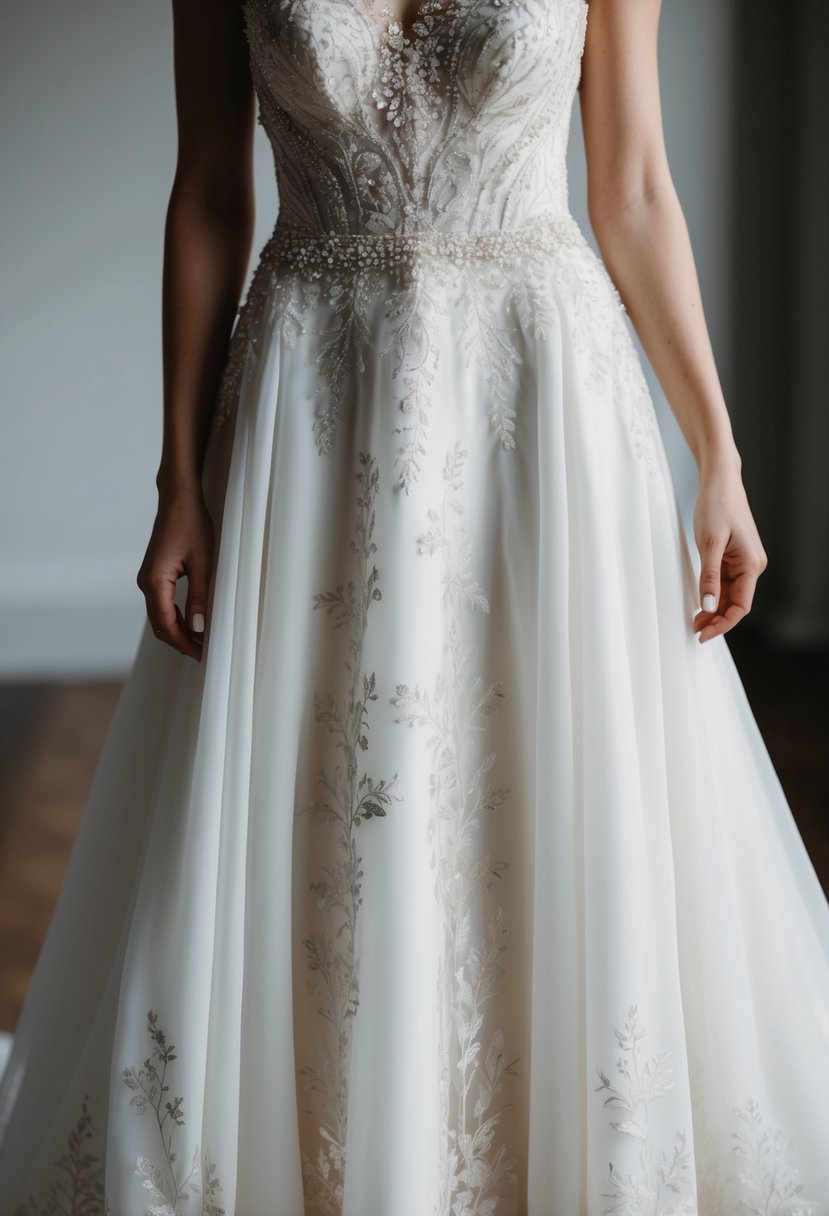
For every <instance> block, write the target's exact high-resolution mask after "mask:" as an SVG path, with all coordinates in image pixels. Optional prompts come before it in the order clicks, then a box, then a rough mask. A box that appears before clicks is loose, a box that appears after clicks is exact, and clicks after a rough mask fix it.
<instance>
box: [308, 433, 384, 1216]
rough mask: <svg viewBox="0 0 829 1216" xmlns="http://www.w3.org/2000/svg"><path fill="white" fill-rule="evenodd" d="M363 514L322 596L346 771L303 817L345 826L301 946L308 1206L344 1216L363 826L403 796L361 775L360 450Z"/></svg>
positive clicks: (373, 582)
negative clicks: (307, 1011)
mask: <svg viewBox="0 0 829 1216" xmlns="http://www.w3.org/2000/svg"><path fill="white" fill-rule="evenodd" d="M360 464H361V466H362V467H361V469H360V471H359V472H358V473H357V474H355V476H356V478H357V480H358V481H359V483H360V493H359V495H358V496H357V500H356V501H357V505H358V508H359V512H358V515H357V520H356V526H355V536H354V538H353V539H352V541H351V552H352V554H353V555H354V558H355V574H354V578H353V579H350V580H349V581H348V583H346V584H340V585H339V586H338V587H337V588H336V589H335V590H333V591H325V592H321V593H320V594H318V595H316V596H315V597H314V607H315V608H323V609H324V610H325V612H326V613H327V614H328V615H329V616H331V617H332V618H333V619H334V627H335V628H341V627H342V628H344V629H345V630H346V633H347V639H346V644H347V654H346V658H345V670H346V675H347V680H348V687H347V690H346V695H345V698H344V699H343V700H339V699H337V698H335V697H333V696H331V697H329V698H328V699H327V700H323V699H322V698H321V697H320V696H319V695H317V696H315V698H314V704H315V706H316V711H317V712H316V719H317V721H318V722H321V723H322V724H323V725H325V726H326V727H327V728H328V730H329V731H330V732H331V734H333V735H334V736H335V738H336V741H337V742H336V746H337V748H338V750H339V751H341V752H342V756H343V762H344V763H343V765H337V766H336V767H335V768H334V770H333V771H331V770H327V769H322V770H320V773H319V783H320V786H321V787H322V790H323V795H324V796H323V798H322V800H320V801H316V800H314V801H312V802H310V803H309V804H308V805H307V806H305V807H303V808H302V809H301V810H300V811H299V812H298V814H299V815H307V816H310V817H314V818H315V819H316V820H317V822H318V823H319V824H331V825H333V826H335V827H336V828H337V829H338V836H337V844H338V847H339V850H340V853H339V860H338V862H337V863H336V864H335V865H333V866H330V867H323V868H322V870H321V871H320V877H319V878H318V879H317V880H316V881H315V882H313V883H312V884H311V890H312V891H313V892H314V894H315V895H316V897H317V902H318V905H319V907H320V908H321V909H322V910H323V913H324V915H325V917H326V918H327V921H328V925H327V928H326V931H324V932H319V933H314V934H311V935H310V936H309V937H307V938H306V939H305V940H304V942H303V945H304V946H305V948H306V950H307V953H308V966H309V968H310V970H311V972H312V973H313V981H312V988H313V991H314V992H316V993H317V994H318V996H319V997H320V999H321V1001H322V1004H321V1006H320V1008H319V1015H320V1017H322V1018H323V1019H324V1020H325V1022H326V1024H327V1027H328V1031H327V1035H326V1038H325V1039H324V1041H322V1042H321V1043H320V1046H319V1061H318V1063H317V1064H316V1065H313V1066H311V1065H308V1066H306V1067H303V1068H302V1069H301V1070H300V1076H301V1077H302V1082H303V1085H304V1086H305V1088H306V1089H309V1090H311V1091H312V1093H313V1094H315V1095H316V1103H315V1106H314V1107H313V1108H312V1109H310V1110H309V1111H308V1112H307V1113H309V1114H312V1115H314V1116H315V1117H316V1118H317V1119H318V1120H319V1125H318V1130H319V1137H320V1140H321V1142H322V1143H321V1144H320V1147H319V1151H318V1154H317V1158H316V1160H312V1159H311V1158H310V1157H309V1156H308V1154H307V1153H305V1152H303V1154H302V1167H303V1177H304V1179H305V1185H306V1199H307V1200H308V1202H309V1203H311V1204H312V1205H313V1210H314V1211H315V1212H320V1213H325V1214H326V1216H329V1214H330V1216H335V1214H336V1216H339V1213H340V1212H341V1211H342V1202H343V1178H344V1171H345V1148H346V1130H347V1114H348V1076H349V1071H348V1066H349V1056H350V1050H351V1025H352V1022H351V1020H352V1019H353V1018H354V1017H355V1015H356V1013H357V1008H358V1006H359V983H358V959H357V957H356V955H355V938H356V931H357V916H358V909H359V907H360V905H361V903H362V894H361V891H362V884H361V881H360V880H361V879H362V877H363V870H362V858H361V857H360V855H359V853H358V851H357V840H356V828H358V827H359V826H360V824H361V823H363V822H365V821H367V820H369V819H375V818H383V817H384V816H385V815H386V809H387V807H388V806H389V805H390V804H391V801H392V799H393V798H395V797H397V795H396V794H395V793H394V792H393V787H394V785H395V782H396V780H397V774H396V773H395V775H394V777H393V778H392V779H391V780H386V779H383V778H381V779H375V778H373V777H370V776H369V775H368V774H367V773H365V772H361V771H360V760H359V758H360V754H361V753H362V752H365V751H367V750H368V745H369V744H368V729H369V727H368V711H369V706H370V704H371V703H372V702H374V701H376V700H377V699H378V693H377V682H376V677H375V674H374V672H371V673H370V674H368V673H364V672H363V671H362V653H363V642H364V639H365V634H366V629H367V626H368V614H369V610H370V608H371V606H372V604H375V603H377V602H378V601H379V600H381V599H382V593H381V590H380V587H379V576H378V572H377V567H376V566H375V565H374V563H373V561H372V558H373V555H374V554H375V553H376V551H377V545H376V544H375V542H374V539H373V534H374V523H375V505H374V504H375V499H376V497H377V493H378V486H379V477H378V471H377V465H376V462H375V460H374V458H373V457H372V456H370V455H368V454H366V453H363V452H361V453H360Z"/></svg>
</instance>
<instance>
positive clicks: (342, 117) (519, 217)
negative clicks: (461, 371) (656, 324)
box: [215, 0, 655, 493]
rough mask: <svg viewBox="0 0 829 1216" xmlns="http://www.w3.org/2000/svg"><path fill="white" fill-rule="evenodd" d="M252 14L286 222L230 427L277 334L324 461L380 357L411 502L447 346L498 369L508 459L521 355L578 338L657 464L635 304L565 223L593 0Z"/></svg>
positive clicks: (267, 250)
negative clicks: (301, 361) (306, 378)
mask: <svg viewBox="0 0 829 1216" xmlns="http://www.w3.org/2000/svg"><path fill="white" fill-rule="evenodd" d="M243 3H244V17H245V29H246V33H247V37H248V43H249V49H250V63H251V72H252V76H253V81H254V85H255V88H256V93H257V96H258V99H259V122H260V123H261V124H262V126H263V127H264V129H265V131H266V132H267V135H268V137H269V139H270V142H271V145H272V148H273V153H274V161H275V167H276V175H277V183H278V190H279V213H278V216H277V220H276V226H275V228H274V232H273V234H272V235H271V237H270V238H269V240H268V241H267V242H266V244H265V246H264V247H263V249H262V250H261V252H260V255H259V260H258V263H257V266H256V269H255V271H254V274H253V278H252V280H251V284H250V287H249V290H248V294H247V296H246V299H245V302H244V305H243V307H242V309H241V310H240V315H239V319H238V324H237V325H236V328H235V331H234V334H233V340H232V342H231V348H230V352H229V357H228V361H227V367H226V370H225V374H224V377H223V381H222V386H221V391H220V394H219V400H218V403H217V407H216V410H215V420H216V423H217V425H218V424H220V423H222V422H223V421H224V420H225V419H226V418H228V417H230V416H231V415H232V414H233V412H234V411H235V409H236V405H237V402H238V400H239V398H240V393H241V385H242V382H243V379H244V377H245V376H246V375H249V376H251V377H253V376H254V375H255V371H254V369H255V367H256V358H255V356H256V354H257V351H258V349H259V346H258V344H259V343H260V341H263V342H270V341H271V339H272V337H273V336H274V335H275V334H278V335H279V338H280V340H281V343H282V350H283V351H285V350H294V349H295V348H296V346H297V344H298V343H304V345H303V346H302V350H303V351H304V357H306V358H307V359H308V360H309V361H310V362H312V363H313V365H314V367H315V369H316V374H317V383H316V384H315V386H314V388H313V390H312V392H311V394H309V395H310V396H312V397H313V400H314V409H313V414H314V421H313V429H314V434H315V436H316V443H317V446H318V448H319V451H320V454H322V455H327V454H330V453H331V452H332V451H333V449H334V446H335V444H336V442H337V436H338V433H339V431H340V429H341V426H342V423H343V422H344V420H345V419H346V418H348V416H349V414H350V412H351V411H352V408H353V404H352V403H353V396H354V392H355V377H356V376H362V374H363V373H364V372H365V371H366V369H367V368H369V367H370V366H371V367H374V368H375V369H377V368H378V367H379V366H380V364H385V365H387V370H388V375H389V379H390V388H389V395H390V399H397V398H396V396H395V395H396V394H397V395H399V400H398V408H399V413H400V422H399V425H398V426H396V427H395V428H394V431H395V434H398V435H400V436H401V439H400V442H399V446H398V453H397V462H396V468H397V481H396V482H395V489H403V490H405V491H406V492H407V493H409V492H410V491H411V490H412V488H413V486H414V485H415V484H416V483H417V481H418V479H419V477H420V471H421V464H422V459H423V457H424V454H425V452H426V451H427V447H428V443H429V438H428V436H429V426H430V418H431V415H432V412H433V408H434V385H435V383H436V377H437V375H438V369H439V365H440V363H441V359H442V358H445V357H446V355H447V352H448V351H450V350H452V351H454V352H456V353H459V354H460V355H461V356H462V358H463V360H464V362H465V364H466V366H467V367H470V366H471V365H472V364H474V365H475V367H476V369H477V371H478V373H481V374H483V375H484V376H485V378H486V385H487V388H486V393H485V400H486V408H487V410H488V413H489V416H490V419H491V425H492V428H493V431H494V433H495V434H496V435H497V437H498V440H499V442H500V444H501V445H502V446H503V448H504V449H505V450H506V451H510V450H512V449H514V447H515V444H516V438H515V431H516V423H517V417H518V409H517V403H518V402H519V401H520V400H522V399H523V397H524V395H525V394H526V393H528V392H529V391H530V388H529V385H528V384H525V382H524V379H523V378H522V377H523V370H522V369H523V367H524V354H523V353H522V352H523V351H524V350H525V348H527V344H528V343H529V344H530V346H529V348H527V349H532V344H538V343H541V342H544V341H546V338H547V336H548V335H551V334H552V335H555V334H557V333H558V334H561V333H562V326H564V328H565V330H566V333H564V334H563V336H562V340H563V341H564V342H566V344H567V347H568V349H570V350H572V352H573V355H574V357H576V358H578V360H579V362H580V369H579V373H578V375H579V380H580V383H581V384H582V385H583V387H584V389H585V391H587V392H593V393H596V394H597V395H599V396H600V397H605V398H606V397H607V396H608V395H610V396H612V397H617V398H618V399H619V400H622V399H624V405H623V406H622V407H621V408H623V409H625V410H626V411H627V413H628V417H629V425H630V429H631V433H632V441H633V443H634V446H635V447H636V450H637V451H638V452H641V453H642V454H643V456H644V457H645V458H646V459H647V460H648V463H649V466H650V467H651V468H652V467H653V461H652V459H651V458H650V453H651V443H650V437H651V435H652V434H653V431H654V425H655V424H654V418H653V408H652V404H651V402H650V398H649V394H648V389H647V385H646V383H645V380H644V377H643V375H642V370H641V368H640V366H639V364H638V362H637V360H636V357H635V353H634V350H633V345H632V342H631V339H630V335H629V333H628V331H627V328H626V324H625V323H624V321H623V318H622V312H623V308H622V303H621V300H620V299H619V296H618V292H616V290H615V288H614V286H613V284H612V282H611V280H610V278H609V276H608V274H607V272H606V270H605V268H604V266H603V264H602V263H601V262H600V260H599V259H598V258H597V257H596V256H595V255H594V253H593V252H592V250H591V249H590V247H589V245H588V243H587V241H586V240H585V237H584V234H583V233H582V232H581V229H580V228H579V226H578V224H577V223H576V221H575V219H574V218H573V217H572V216H571V214H570V212H569V209H568V201H567V170H566V153H567V138H568V133H569V127H570V114H571V110H572V106H573V100H574V97H575V93H576V88H577V86H578V81H579V76H580V73H581V57H582V51H583V49H584V40H585V33H586V23H587V4H586V3H585V0H420V4H419V8H418V10H417V14H416V17H415V20H414V21H413V22H412V28H411V30H409V31H407V30H404V29H403V28H402V27H401V24H400V22H399V21H397V20H396V19H394V17H393V16H392V14H391V12H390V10H389V9H387V8H386V9H383V8H379V9H377V10H376V11H375V10H374V7H373V6H376V5H379V4H382V3H384V0H243ZM557 340H558V339H557ZM383 374H384V375H385V374H386V372H385V371H384V372H383Z"/></svg>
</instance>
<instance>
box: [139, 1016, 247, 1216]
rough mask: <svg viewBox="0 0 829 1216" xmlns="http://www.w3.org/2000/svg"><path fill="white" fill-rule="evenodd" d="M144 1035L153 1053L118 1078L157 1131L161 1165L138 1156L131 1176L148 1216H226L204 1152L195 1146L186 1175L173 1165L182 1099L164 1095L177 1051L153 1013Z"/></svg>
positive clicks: (211, 1163) (176, 1157)
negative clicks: (144, 1195) (145, 1199)
mask: <svg viewBox="0 0 829 1216" xmlns="http://www.w3.org/2000/svg"><path fill="white" fill-rule="evenodd" d="M147 1033H148V1035H149V1037H150V1040H151V1042H152V1044H153V1051H152V1054H151V1055H150V1056H148V1057H147V1059H146V1060H145V1061H144V1063H143V1065H142V1066H141V1067H140V1068H137V1069H136V1068H131V1067H127V1068H125V1069H124V1071H123V1073H122V1080H123V1082H124V1084H125V1085H126V1087H127V1089H129V1090H132V1092H133V1096H132V1097H131V1098H130V1106H131V1107H132V1108H133V1110H136V1111H138V1113H139V1114H141V1115H144V1114H150V1115H151V1118H152V1119H153V1122H154V1123H155V1125H156V1128H157V1131H158V1140H159V1147H160V1158H159V1160H160V1164H157V1163H156V1162H155V1161H151V1160H150V1159H149V1158H147V1157H143V1156H141V1157H139V1158H138V1159H137V1160H136V1163H135V1172H136V1174H137V1175H138V1176H139V1178H141V1179H142V1185H143V1186H144V1187H145V1189H146V1190H147V1191H149V1193H150V1197H151V1199H152V1202H151V1204H150V1205H149V1206H148V1208H147V1213H148V1216H179V1214H180V1213H193V1212H195V1211H196V1210H198V1211H199V1212H200V1216H225V1209H224V1208H223V1207H222V1206H221V1205H220V1203H219V1200H220V1198H221V1190H222V1184H221V1182H220V1180H219V1178H218V1177H217V1175H216V1168H215V1166H214V1164H213V1162H212V1160H211V1158H210V1154H209V1152H207V1151H205V1153H204V1154H203V1155H202V1153H201V1151H200V1149H199V1146H198V1145H196V1147H195V1148H194V1150H193V1156H192V1159H191V1161H190V1168H189V1170H188V1171H187V1173H184V1167H182V1166H179V1164H178V1153H177V1150H176V1147H175V1130H174V1129H175V1128H180V1127H183V1126H184V1108H183V1107H184V1099H183V1098H180V1097H173V1098H172V1099H171V1098H170V1097H169V1096H168V1095H169V1094H170V1079H169V1073H170V1066H171V1064H172V1063H173V1061H174V1060H175V1059H176V1058H177V1057H176V1051H175V1047H174V1046H173V1044H172V1043H168V1042H167V1036H166V1035H165V1033H164V1031H163V1030H162V1029H161V1027H160V1026H159V1024H158V1014H156V1013H154V1012H153V1010H152V1009H151V1010H150V1011H149V1013H148V1014H147ZM191 1199H197V1200H200V1203H199V1205H198V1209H195V1208H194V1207H193V1206H192V1205H191V1203H190V1200H191Z"/></svg>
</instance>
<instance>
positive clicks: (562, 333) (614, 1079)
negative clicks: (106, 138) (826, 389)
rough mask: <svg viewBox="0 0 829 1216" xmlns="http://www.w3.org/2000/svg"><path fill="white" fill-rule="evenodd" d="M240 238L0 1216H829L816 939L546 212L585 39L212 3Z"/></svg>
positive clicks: (822, 952) (624, 337)
mask: <svg viewBox="0 0 829 1216" xmlns="http://www.w3.org/2000/svg"><path fill="white" fill-rule="evenodd" d="M244 21H245V28H246V33H247V39H248V44H249V49H250V57H251V67H252V72H253V76H254V83H255V87H256V92H257V95H258V102H259V121H260V122H261V123H262V125H263V126H264V129H265V131H266V132H267V134H268V136H269V138H270V140H271V142H272V145H273V149H274V154H275V163H276V172H277V177H278V190H279V198H280V209H279V216H278V219H277V222H276V227H275V230H274V233H273V235H272V237H271V238H270V239H269V240H268V242H267V244H266V245H265V246H264V248H263V249H262V251H261V253H260V256H259V260H258V263H257V265H256V268H255V273H254V275H253V278H252V280H251V284H250V287H249V290H248V293H247V295H246V297H245V300H244V303H243V306H242V308H241V309H240V312H239V316H238V318H237V322H236V325H235V328H234V331H233V335H232V339H231V344H230V348H229V353H228V357H227V362H226V365H225V371H224V377H223V380H222V384H221V389H220V393H219V398H218V400H217V402H216V404H215V413H214V423H213V427H212V430H211V433H210V442H209V445H208V451H207V459H206V464H205V470H204V486H205V494H206V496H207V501H208V505H209V507H210V509H211V512H212V514H213V516H214V519H215V520H216V522H217V525H218V527H217V536H218V538H219V543H218V545H217V553H216V560H215V567H214V571H213V578H212V582H211V600H210V604H209V608H208V621H207V635H206V644H205V655H204V659H203V662H202V663H201V664H197V663H194V662H193V661H192V660H188V659H186V658H184V657H183V656H181V655H179V654H177V653H176V652H174V651H172V650H171V649H169V648H167V647H165V646H164V645H162V644H160V643H159V642H158V641H156V640H155V638H154V637H153V636H152V633H151V631H150V629H149V627H147V628H146V630H145V633H144V635H143V636H142V638H141V640H140V644H139V648H138V652H137V655H136V658H135V663H134V667H133V669H132V672H131V675H130V676H129V679H128V681H127V683H126V686H125V687H124V690H123V693H122V696H121V699H120V701H119V704H118V708H117V712H116V715H115V719H114V721H113V724H112V727H111V729H110V732H109V735H108V737H107V741H106V745H105V747H104V750H103V754H102V756H101V759H100V763H99V766H98V769H97V772H96V775H95V780H94V785H93V788H92V791H91V794H90V797H89V802H88V806H87V810H86V814H85V817H84V820H83V824H82V827H81V830H80V835H79V837H78V840H77V843H76V846H75V850H74V853H73V856H72V860H71V864H70V868H69V871H68V875H67V878H66V881H65V885H64V888H63V890H62V893H61V897H60V901H59V903H58V906H57V910H56V913H55V915H54V919H53V922H52V925H51V928H50V931H49V935H48V938H47V941H46V944H45V947H44V949H43V951H42V954H41V957H40V960H39V962H38V966H37V970H36V973H35V976H34V979H33V982H32V985H31V989H30V992H29V995H28V999H27V1001H26V1005H25V1008H24V1011H23V1015H22V1018H21V1020H20V1024H19V1027H18V1030H17V1034H16V1037H15V1040H14V1046H13V1050H12V1054H11V1057H10V1060H9V1063H8V1066H7V1068H6V1071H5V1075H4V1077H3V1081H2V1086H0V1126H2V1143H1V1144H0V1216H47V1214H48V1216H53V1214H54V1213H72V1214H73V1216H102V1214H103V1213H108V1214H109V1216H143V1214H144V1213H152V1214H154V1216H193V1214H196V1216H223V1214H224V1216H305V1214H309V1216H311V1214H312V1216H600V1214H606V1213H613V1214H616V1216H692V1214H699V1216H724V1214H726V1213H738V1212H740V1213H744V1212H747V1213H753V1214H755V1216H827V1214H829V1152H827V1148H829V1114H827V1094H829V905H828V904H827V901H826V898H825V896H824V893H823V891H822V889H821V887H820V885H819V883H818V879H817V876H816V874H815V871H814V869H813V867H812V864H811V862H810V859H809V857H808V855H807V853H806V850H805V847H804V844H803V841H802V839H801V837H800V835H799V834H798V831H797V828H796V826H795V823H794V820H793V818H792V815H791V812H790V809H789V807H788V805H787V803H786V801H785V798H784V795H783V792H782V790H781V787H780V785H779V782H778V779H777V777H776V774H775V771H774V769H773V767H772V764H771V761H770V759H769V756H768V753H767V751H766V749H765V746H764V744H763V741H762V739H761V737H760V735H759V732H758V728H757V725H756V722H755V720H754V718H753V716H752V713H751V710H750V708H749V706H748V703H747V700H746V697H745V693H744V691H743V688H742V685H741V683H740V681H739V679H738V676H737V674H736V671H735V667H734V665H733V662H732V659H731V655H730V651H729V650H728V647H727V644H726V642H725V640H724V638H722V637H720V638H717V639H715V640H713V641H711V642H708V643H707V644H705V645H703V646H700V645H699V643H698V642H697V639H696V636H695V635H694V633H693V631H692V627H691V625H692V619H693V616H694V613H695V612H696V610H697V608H698V599H697V581H696V572H695V568H694V559H693V555H692V553H691V551H690V549H689V546H688V542H687V540H686V538H685V535H684V532H683V529H682V523H681V518H680V512H679V508H678V505H677V500H676V496H675V491H674V487H673V484H672V481H671V476H670V473H669V469H668V465H667V462H666V458H665V453H664V449H663V446H662V443H661V439H660V434H659V431H658V429H657V425H656V421H655V416H654V411H653V407H652V403H651V400H650V398H649V395H648V390H647V386H646V382H645V380H644V378H643V373H642V370H641V367H640V365H639V363H638V361H637V357H636V354H635V348H634V346H633V344H632V340H631V331H630V328H629V321H628V319H627V317H626V316H625V315H624V311H623V308H622V307H621V303H620V300H619V297H618V295H617V293H616V291H615V288H614V286H613V284H612V282H611V280H610V278H609V277H608V274H607V272H606V270H605V268H604V266H603V265H602V263H601V262H600V261H599V260H598V259H597V258H596V256H595V255H594V254H593V253H592V252H591V250H590V247H589V246H588V244H587V243H586V241H585V239H584V237H583V235H582V233H581V231H580V230H579V228H578V226H577V225H576V223H575V221H574V220H573V218H572V217H571V215H570V213H569V210H568V204H567V182H566V172H565V152H566V142H567V134H568V127H569V117H570V111H571V106H572V103H573V99H574V96H575V91H576V88H577V84H578V81H579V74H580V61H581V54H582V49H583V44H584V37H585V30H586V22H587V5H586V4H585V3H584V2H583V0H422V3H421V7H420V10H419V12H418V15H417V20H416V22H415V23H414V25H413V27H412V29H411V30H409V31H406V30H404V29H402V28H401V26H400V25H399V24H398V23H397V22H396V21H395V20H394V19H393V18H392V16H391V14H390V13H389V12H388V11H384V12H381V13H379V14H372V12H371V11H370V9H369V8H368V7H366V5H364V4H363V3H362V0H247V2H246V3H245V4H244Z"/></svg>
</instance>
